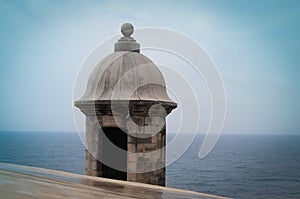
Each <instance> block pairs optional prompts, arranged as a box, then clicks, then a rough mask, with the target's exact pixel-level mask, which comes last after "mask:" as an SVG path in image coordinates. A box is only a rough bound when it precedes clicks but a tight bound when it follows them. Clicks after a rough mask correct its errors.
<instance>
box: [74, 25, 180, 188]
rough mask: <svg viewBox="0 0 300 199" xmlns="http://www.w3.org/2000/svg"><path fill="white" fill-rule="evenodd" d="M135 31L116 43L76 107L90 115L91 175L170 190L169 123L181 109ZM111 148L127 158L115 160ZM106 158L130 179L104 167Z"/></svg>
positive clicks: (88, 165)
mask: <svg viewBox="0 0 300 199" xmlns="http://www.w3.org/2000/svg"><path fill="white" fill-rule="evenodd" d="M132 28H133V26H132V25H131V24H125V25H124V26H123V27H122V33H123V34H124V37H122V38H121V39H120V40H119V41H118V42H117V43H116V45H115V52H114V53H112V54H111V55H108V56H107V57H106V58H105V59H104V60H102V61H101V62H100V63H99V64H97V66H96V67H95V68H94V70H93V71H92V73H91V75H90V78H89V81H88V85H87V89H86V92H85V94H84V96H83V97H82V98H81V99H80V100H78V101H76V102H75V106H77V107H78V108H80V110H81V111H82V112H83V113H84V114H85V115H86V145H87V150H88V152H87V158H86V161H87V163H86V171H87V174H88V175H95V176H104V177H111V178H117V179H120V178H119V176H120V175H122V176H125V177H124V178H122V179H123V180H130V181H137V182H144V183H150V184H159V185H164V184H165V182H164V181H165V169H164V162H165V150H164V149H163V148H164V146H165V144H166V142H165V137H166V136H165V134H166V129H165V125H166V124H165V121H166V116H167V115H168V114H169V113H170V112H171V111H172V110H173V109H174V108H176V107H177V104H176V103H175V102H173V101H172V100H171V99H170V98H169V96H168V94H167V91H166V85H165V80H164V78H163V76H162V74H161V72H160V71H159V69H158V68H157V66H156V65H155V64H154V63H153V62H152V61H151V60H150V59H149V58H147V57H146V56H144V55H142V54H140V53H139V44H138V43H136V41H135V40H134V39H133V38H132V37H131V34H132V32H133V29H132ZM104 131H105V132H104ZM124 132H125V133H127V135H125V136H124ZM116 133H117V134H116ZM110 142H112V143H113V144H114V145H116V146H117V147H119V148H121V149H123V150H124V151H125V153H124V154H125V155H123V156H122V155H121V156H120V155H116V154H114V155H112V154H113V151H114V148H113V146H111V145H110V144H109V143H110ZM158 149H162V150H161V151H158ZM126 151H127V152H126ZM103 158H104V159H110V161H111V162H116V161H119V162H117V164H118V165H123V164H125V166H124V167H122V168H125V167H126V168H125V170H126V171H127V174H126V175H123V174H124V173H122V172H118V171H117V170H116V169H115V168H110V167H109V166H106V165H104V164H102V163H100V161H99V160H101V161H102V160H103ZM124 162H125V163H124ZM141 171H145V172H144V173H140V172H141ZM146 171H147V172H146ZM149 171H150V172H149ZM135 172H138V173H135Z"/></svg>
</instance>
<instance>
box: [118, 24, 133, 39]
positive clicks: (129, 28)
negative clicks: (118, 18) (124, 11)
mask: <svg viewBox="0 0 300 199" xmlns="http://www.w3.org/2000/svg"><path fill="white" fill-rule="evenodd" d="M133 31H134V28H133V25H132V24H131V23H124V24H123V25H122V26H121V33H122V34H123V35H124V36H125V37H130V36H131V35H132V33H133Z"/></svg>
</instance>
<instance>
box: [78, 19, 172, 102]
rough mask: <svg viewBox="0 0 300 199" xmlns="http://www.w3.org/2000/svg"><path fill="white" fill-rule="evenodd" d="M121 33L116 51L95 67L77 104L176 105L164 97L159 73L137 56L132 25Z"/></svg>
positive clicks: (162, 83)
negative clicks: (122, 102)
mask: <svg viewBox="0 0 300 199" xmlns="http://www.w3.org/2000/svg"><path fill="white" fill-rule="evenodd" d="M130 27H132V30H130ZM123 29H124V30H123ZM121 32H122V33H123V35H124V36H123V37H122V38H121V39H119V41H118V42H117V43H116V44H115V52H114V53H112V54H110V55H108V56H107V57H106V58H104V59H103V60H102V61H101V62H100V63H99V64H97V65H96V67H95V68H94V70H93V71H92V73H91V75H90V77H89V80H88V85H87V89H86V92H85V94H84V95H83V97H82V98H81V99H80V100H79V101H77V102H81V103H82V102H88V101H89V102H92V101H112V100H133V101H155V102H166V103H171V104H173V105H175V106H176V103H175V102H173V101H172V100H171V99H170V98H169V96H168V94H167V91H166V86H165V85H166V84H165V80H164V77H163V75H162V74H161V72H160V70H159V69H158V68H157V66H156V65H155V64H154V63H153V62H152V61H151V60H150V59H149V58H147V57H146V56H145V55H143V54H141V53H139V44H138V43H136V42H135V40H134V39H133V38H132V37H131V36H130V35H131V34H132V33H133V26H132V25H131V24H129V25H128V24H124V25H123V26H122V29H121ZM124 32H125V34H124ZM126 33H127V34H126Z"/></svg>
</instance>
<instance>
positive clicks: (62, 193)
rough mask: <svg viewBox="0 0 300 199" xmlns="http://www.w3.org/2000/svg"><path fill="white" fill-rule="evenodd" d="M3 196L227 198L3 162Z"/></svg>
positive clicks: (0, 193)
mask: <svg viewBox="0 0 300 199" xmlns="http://www.w3.org/2000/svg"><path fill="white" fill-rule="evenodd" d="M0 198H5V199H10V198H18V199H29V198H30V199H35V198H39V199H41V198H42V199H48V198H49V199H50V198H55V199H60V198H72V199H74V198H82V199H90V198H97V199H98V198H107V199H115V198H118V199H125V198H126V199H129V198H140V199H147V198H149V199H150V198H151V199H152V198H157V199H179V198H180V199H182V198H187V199H193V198H203V199H204V198H206V199H210V198H225V197H220V196H214V195H210V194H203V193H198V192H193V191H185V190H180V189H172V188H166V187H160V186H155V185H148V184H143V183H135V182H126V181H118V180H112V179H106V178H99V177H91V176H85V175H79V174H73V173H67V172H62V171H56V170H49V169H43V168H36V167H28V166H20V165H13V164H5V163H0Z"/></svg>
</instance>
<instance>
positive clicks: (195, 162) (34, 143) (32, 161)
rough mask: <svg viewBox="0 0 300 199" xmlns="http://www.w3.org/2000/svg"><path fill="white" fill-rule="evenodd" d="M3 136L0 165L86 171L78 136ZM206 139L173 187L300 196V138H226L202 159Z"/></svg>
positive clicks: (177, 166)
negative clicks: (1, 163) (200, 149)
mask: <svg viewBox="0 0 300 199" xmlns="http://www.w3.org/2000/svg"><path fill="white" fill-rule="evenodd" d="M0 134H1V139H0V162H5V163H13V164H20V165H29V166H36V167H43V168H49V169H56V170H62V171H67V172H73V173H78V174H83V173H84V162H85V157H84V155H85V154H84V146H83V144H82V143H81V141H80V139H79V137H78V135H77V134H76V133H57V132H40V133H39V132H0ZM171 138H172V135H168V140H170V139H171ZM202 140H203V135H199V136H197V137H196V139H195V140H194V142H193V144H192V145H191V147H190V148H189V149H188V150H187V151H186V153H185V154H184V155H183V156H181V157H180V158H179V159H178V160H177V161H175V162H174V163H173V164H171V165H169V166H168V167H167V186H168V187H174V188H180V189H187V190H193V191H198V192H204V193H211V194H216V195H221V196H228V197H235V198H300V136H298V135H229V134H223V135H221V137H220V139H219V141H218V143H217V145H216V146H215V148H214V149H213V151H212V152H211V153H210V154H209V155H208V156H207V157H206V158H204V159H199V158H198V152H199V147H200V145H201V143H202Z"/></svg>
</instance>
